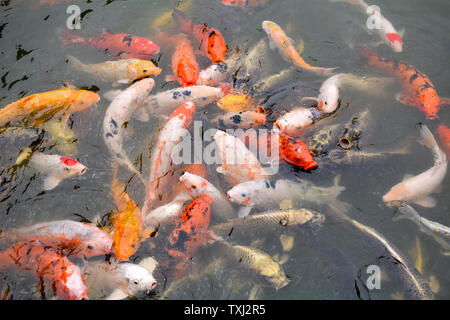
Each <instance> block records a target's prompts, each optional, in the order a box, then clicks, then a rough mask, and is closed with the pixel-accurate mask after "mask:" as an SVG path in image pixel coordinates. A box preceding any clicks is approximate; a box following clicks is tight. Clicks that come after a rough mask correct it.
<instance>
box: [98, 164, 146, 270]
mask: <svg viewBox="0 0 450 320" xmlns="http://www.w3.org/2000/svg"><path fill="white" fill-rule="evenodd" d="M111 193H112V196H113V199H114V202H115V204H116V207H117V210H118V211H112V212H111V214H110V215H109V221H110V223H111V227H110V228H108V229H107V230H108V231H109V233H110V234H111V235H112V239H113V243H112V248H113V252H114V255H115V256H116V258H117V259H118V260H120V261H125V260H128V259H129V258H130V257H131V256H132V255H133V254H135V253H136V251H137V250H138V249H139V246H140V244H141V241H142V240H144V239H145V238H147V237H148V236H149V234H148V233H147V232H146V231H145V230H144V226H143V222H142V215H141V210H140V209H139V207H138V205H137V204H136V203H135V202H134V201H133V200H132V199H131V198H130V197H129V196H128V194H127V193H126V192H125V185H124V184H123V183H120V182H119V181H117V168H116V170H115V171H114V176H113V180H112V184H111Z"/></svg>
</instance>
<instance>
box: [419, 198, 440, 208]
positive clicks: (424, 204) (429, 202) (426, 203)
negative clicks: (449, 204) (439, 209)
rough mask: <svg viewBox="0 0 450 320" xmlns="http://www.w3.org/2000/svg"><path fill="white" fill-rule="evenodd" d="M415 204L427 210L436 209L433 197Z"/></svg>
mask: <svg viewBox="0 0 450 320" xmlns="http://www.w3.org/2000/svg"><path fill="white" fill-rule="evenodd" d="M414 203H416V204H418V205H419V206H422V207H425V208H434V207H435V206H436V200H435V199H434V198H432V197H425V198H423V199H420V200H416V201H414Z"/></svg>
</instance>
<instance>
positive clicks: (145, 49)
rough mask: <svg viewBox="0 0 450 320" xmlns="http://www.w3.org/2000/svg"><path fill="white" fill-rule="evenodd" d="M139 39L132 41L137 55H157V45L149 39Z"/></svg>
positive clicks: (147, 56) (145, 56)
mask: <svg viewBox="0 0 450 320" xmlns="http://www.w3.org/2000/svg"><path fill="white" fill-rule="evenodd" d="M139 40H140V41H134V42H132V45H133V46H134V47H135V50H136V51H137V52H140V54H139V56H140V57H141V58H146V59H148V58H150V56H152V55H157V54H159V52H160V48H159V46H158V45H157V44H156V43H154V42H153V41H151V40H148V39H139Z"/></svg>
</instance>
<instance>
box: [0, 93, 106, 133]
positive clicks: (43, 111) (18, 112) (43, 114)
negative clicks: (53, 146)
mask: <svg viewBox="0 0 450 320" xmlns="http://www.w3.org/2000/svg"><path fill="white" fill-rule="evenodd" d="M99 100H100V96H99V95H98V94H97V93H95V92H92V91H88V90H54V91H46V92H42V93H36V94H32V95H30V96H27V97H24V98H22V99H20V100H17V101H16V102H13V103H10V104H8V105H7V106H5V107H4V108H2V109H0V127H4V126H7V125H10V124H13V123H16V122H21V123H23V124H25V125H26V126H33V127H35V126H39V125H41V124H42V123H43V122H44V121H46V120H49V119H51V118H52V117H53V116H55V115H56V114H61V115H63V116H64V119H65V120H67V119H68V118H69V116H70V115H71V114H72V113H75V112H79V111H82V110H85V109H87V108H89V107H91V106H92V105H93V104H95V103H97V102H98V101H99Z"/></svg>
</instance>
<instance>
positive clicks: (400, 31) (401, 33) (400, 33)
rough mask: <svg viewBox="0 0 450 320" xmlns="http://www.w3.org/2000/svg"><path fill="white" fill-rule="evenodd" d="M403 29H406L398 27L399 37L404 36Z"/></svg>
mask: <svg viewBox="0 0 450 320" xmlns="http://www.w3.org/2000/svg"><path fill="white" fill-rule="evenodd" d="M405 31H406V29H405V28H401V29H399V30H398V32H397V33H398V35H399V36H400V37H402V38H403V37H404V36H405Z"/></svg>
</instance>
